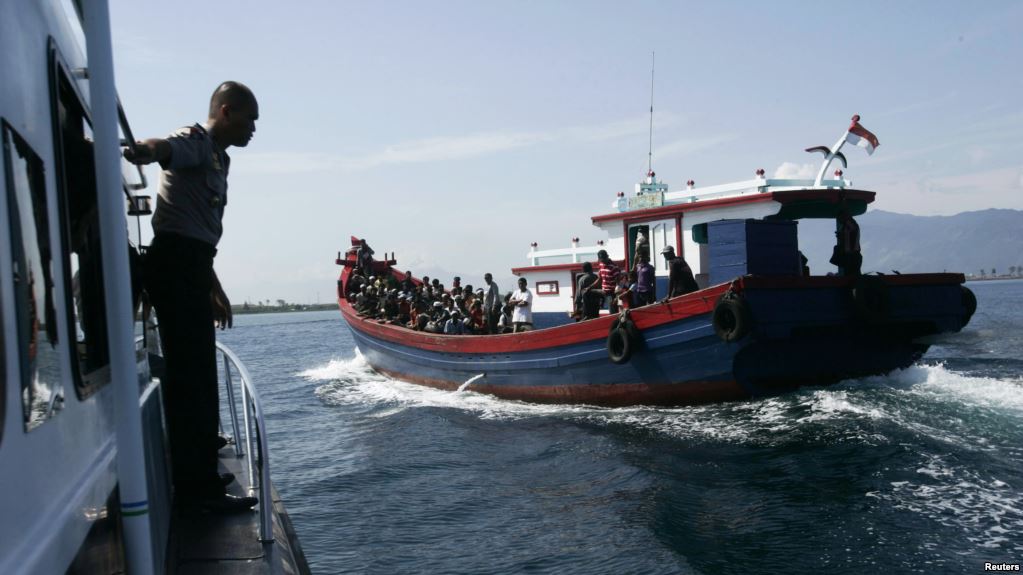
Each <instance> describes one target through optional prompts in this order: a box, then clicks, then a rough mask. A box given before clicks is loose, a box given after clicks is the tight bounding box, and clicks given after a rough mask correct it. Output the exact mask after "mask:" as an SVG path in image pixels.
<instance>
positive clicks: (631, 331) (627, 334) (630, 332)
mask: <svg viewBox="0 0 1023 575" xmlns="http://www.w3.org/2000/svg"><path fill="white" fill-rule="evenodd" d="M638 343H639V330H638V329H636V324H634V323H632V321H631V320H629V319H626V320H625V321H624V322H623V321H622V320H621V319H615V320H614V322H612V323H611V330H610V331H608V334H607V357H608V358H609V359H610V360H611V363H615V364H619V365H620V364H623V363H627V362H628V361H629V360H630V359H632V352H633V351H635V349H636V344H638Z"/></svg>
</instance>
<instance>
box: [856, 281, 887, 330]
mask: <svg viewBox="0 0 1023 575" xmlns="http://www.w3.org/2000/svg"><path fill="white" fill-rule="evenodd" d="M853 302H854V303H855V304H856V315H857V316H858V317H859V318H860V319H862V320H864V321H866V322H868V323H879V322H883V321H885V320H887V319H888V316H889V314H890V313H891V310H890V303H891V302H890V301H889V296H888V284H887V283H885V281H884V280H883V279H881V278H880V277H878V276H860V277H858V278H856V283H855V284H853Z"/></svg>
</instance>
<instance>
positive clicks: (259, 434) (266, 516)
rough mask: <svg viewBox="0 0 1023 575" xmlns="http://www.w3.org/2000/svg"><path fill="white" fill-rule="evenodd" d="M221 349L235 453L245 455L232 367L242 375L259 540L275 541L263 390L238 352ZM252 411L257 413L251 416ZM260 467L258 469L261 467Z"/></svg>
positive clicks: (249, 462) (251, 479)
mask: <svg viewBox="0 0 1023 575" xmlns="http://www.w3.org/2000/svg"><path fill="white" fill-rule="evenodd" d="M217 349H218V350H220V353H221V354H222V355H223V357H224V385H225V386H226V387H227V396H228V404H229V406H230V411H231V426H232V428H233V431H234V438H235V453H236V454H237V455H241V454H242V452H241V451H240V450H241V447H240V445H239V443H238V437H239V435H238V413H237V408H236V406H235V400H234V389H233V383H234V381H233V380H234V378H233V377H232V375H231V367H230V366H232V365H233V366H234V367H235V370H236V371H237V372H238V376H239V380H240V381H239V387H240V389H241V396H242V409H243V411H242V416H243V419H244V429H245V458H246V462H247V463H248V472H249V493H250V494H255V492H256V487H255V486H254V485H253V484H252V482H253V480H255V478H256V471H258V472H259V486H258V489H259V540H260V541H261V542H263V543H273V541H274V537H273V521H272V514H271V513H272V512H271V505H272V500H271V492H270V458H269V455H270V452H269V448H268V446H267V438H266V424H265V423H264V419H263V406H262V403H261V402H260V400H259V393H257V392H256V387H255V385H253V383H252V377H251V376H250V375H249V370H248V369H246V368H245V364H243V363H242V361H241V360H240V359H238V356H237V355H235V354H234V352H233V351H231V348H229V347H227V346H226V345H224V344H222V343H220V342H219V341H218V342H217ZM250 413H251V415H252V416H253V417H252V418H251V419H250ZM253 427H255V432H256V437H255V438H254V439H253V437H252V430H253ZM253 447H255V448H256V450H257V451H256V455H258V458H253ZM257 468H258V469H257Z"/></svg>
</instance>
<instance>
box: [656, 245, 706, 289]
mask: <svg viewBox="0 0 1023 575" xmlns="http://www.w3.org/2000/svg"><path fill="white" fill-rule="evenodd" d="M661 254H662V255H664V260H665V262H666V263H667V264H668V295H666V296H665V297H664V299H663V300H662V301H668V300H669V299H671V298H673V297H677V296H680V295H683V294H687V293H691V292H694V291H696V290H698V289H700V287H699V286H698V285H696V278H694V277H693V270H692V269H690V268H689V264H687V263H686V260H684V259H682V257H681V256H676V255H675V248H673V247H671V246H665V248H664V249H663V250H661Z"/></svg>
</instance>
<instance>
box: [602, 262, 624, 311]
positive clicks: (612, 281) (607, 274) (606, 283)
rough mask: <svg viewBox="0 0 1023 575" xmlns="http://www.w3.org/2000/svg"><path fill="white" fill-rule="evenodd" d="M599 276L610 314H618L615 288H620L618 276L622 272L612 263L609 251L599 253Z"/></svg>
mask: <svg viewBox="0 0 1023 575" xmlns="http://www.w3.org/2000/svg"><path fill="white" fill-rule="evenodd" d="M597 267H598V272H597V273H598V275H600V288H601V289H602V290H604V301H605V302H606V304H607V311H608V313H618V300H617V299H616V298H615V288H617V287H618V276H620V275H621V274H622V270H621V269H620V268H619V267H618V266H616V265H615V264H614V262H612V261H611V257H610V256H608V255H607V250H600V251H599V252H597Z"/></svg>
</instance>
